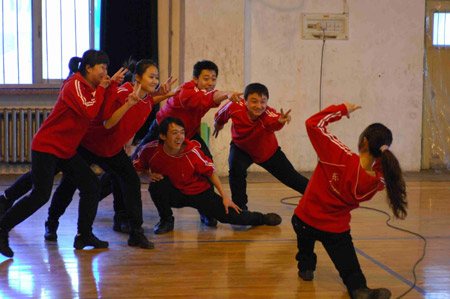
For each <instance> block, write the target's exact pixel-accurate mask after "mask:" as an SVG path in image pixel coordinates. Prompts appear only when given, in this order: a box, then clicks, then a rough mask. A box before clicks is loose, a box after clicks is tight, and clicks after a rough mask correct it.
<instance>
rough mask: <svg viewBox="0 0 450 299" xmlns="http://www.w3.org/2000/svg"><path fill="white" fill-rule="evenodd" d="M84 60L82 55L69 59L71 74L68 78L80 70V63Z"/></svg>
mask: <svg viewBox="0 0 450 299" xmlns="http://www.w3.org/2000/svg"><path fill="white" fill-rule="evenodd" d="M82 61H83V59H81V58H80V57H76V56H75V57H72V58H71V59H70V61H69V76H67V78H69V77H70V76H72V75H73V74H75V73H77V72H79V71H80V64H81V62H82Z"/></svg>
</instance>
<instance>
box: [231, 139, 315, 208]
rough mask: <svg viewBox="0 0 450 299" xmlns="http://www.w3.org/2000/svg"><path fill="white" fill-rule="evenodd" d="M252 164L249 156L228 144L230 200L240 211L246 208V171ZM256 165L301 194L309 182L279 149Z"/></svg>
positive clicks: (233, 145) (232, 144) (234, 145)
mask: <svg viewBox="0 0 450 299" xmlns="http://www.w3.org/2000/svg"><path fill="white" fill-rule="evenodd" d="M253 163H254V162H253V159H252V157H250V155H249V154H247V153H246V152H244V151H243V150H241V149H240V148H239V147H237V146H236V144H234V143H233V142H232V143H231V144H230V156H229V157H228V164H229V167H230V170H229V176H228V180H229V182H230V189H231V196H232V199H233V201H234V203H235V204H237V205H238V206H239V207H241V208H242V209H246V208H247V202H248V197H247V169H248V168H249V167H250V165H252V164H253ZM257 164H258V165H259V166H261V167H262V168H264V169H265V170H267V171H268V172H269V173H270V174H272V175H273V176H274V177H276V178H277V179H278V180H279V181H280V182H282V183H283V184H285V185H286V186H288V187H290V188H292V189H294V190H296V191H298V192H300V193H301V194H304V193H305V190H306V186H307V185H308V182H309V180H308V179H307V178H306V177H304V176H302V175H301V174H300V173H298V172H297V171H296V170H295V169H294V166H292V164H291V162H289V160H288V159H287V158H286V155H285V154H284V153H283V152H282V151H281V148H280V147H278V149H277V151H276V152H275V153H274V154H273V155H272V157H270V158H269V159H268V160H267V161H264V162H262V163H257Z"/></svg>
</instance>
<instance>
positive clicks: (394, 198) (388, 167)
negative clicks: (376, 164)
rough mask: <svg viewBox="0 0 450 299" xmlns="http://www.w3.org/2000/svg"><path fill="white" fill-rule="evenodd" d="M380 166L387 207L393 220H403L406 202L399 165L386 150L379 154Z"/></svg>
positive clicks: (404, 186) (404, 187)
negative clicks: (384, 184) (390, 210)
mask: <svg viewBox="0 0 450 299" xmlns="http://www.w3.org/2000/svg"><path fill="white" fill-rule="evenodd" d="M381 165H382V166H383V176H384V180H385V182H386V191H387V195H388V198H389V201H388V203H389V207H390V208H391V209H392V212H393V213H394V216H395V218H399V219H405V217H406V214H407V213H406V208H407V207H408V202H407V200H406V184H405V180H404V179H403V174H402V169H401V168H400V164H399V163H398V160H397V158H396V157H395V156H394V154H393V153H392V152H391V151H390V150H388V149H387V150H384V151H383V153H382V154H381Z"/></svg>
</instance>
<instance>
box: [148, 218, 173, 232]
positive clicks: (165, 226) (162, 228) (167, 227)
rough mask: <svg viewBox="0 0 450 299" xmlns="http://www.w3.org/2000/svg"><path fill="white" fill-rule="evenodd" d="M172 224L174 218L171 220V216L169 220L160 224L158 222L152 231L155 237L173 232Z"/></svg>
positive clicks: (164, 220) (163, 220)
mask: <svg viewBox="0 0 450 299" xmlns="http://www.w3.org/2000/svg"><path fill="white" fill-rule="evenodd" d="M174 223H175V218H173V216H171V217H170V218H169V219H162V220H161V221H160V222H158V224H157V225H156V226H155V228H154V229H153V231H154V232H155V234H157V235H163V234H167V233H168V232H171V231H173V227H174Z"/></svg>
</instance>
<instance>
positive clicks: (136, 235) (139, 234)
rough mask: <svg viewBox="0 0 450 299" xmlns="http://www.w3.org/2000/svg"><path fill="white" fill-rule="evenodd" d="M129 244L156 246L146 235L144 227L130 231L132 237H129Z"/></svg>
mask: <svg viewBox="0 0 450 299" xmlns="http://www.w3.org/2000/svg"><path fill="white" fill-rule="evenodd" d="M128 246H139V247H141V248H144V249H153V248H155V245H154V244H153V243H152V242H150V241H149V240H148V239H147V237H146V236H145V235H144V231H143V230H142V229H139V230H134V231H132V232H131V233H130V237H129V238H128Z"/></svg>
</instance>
